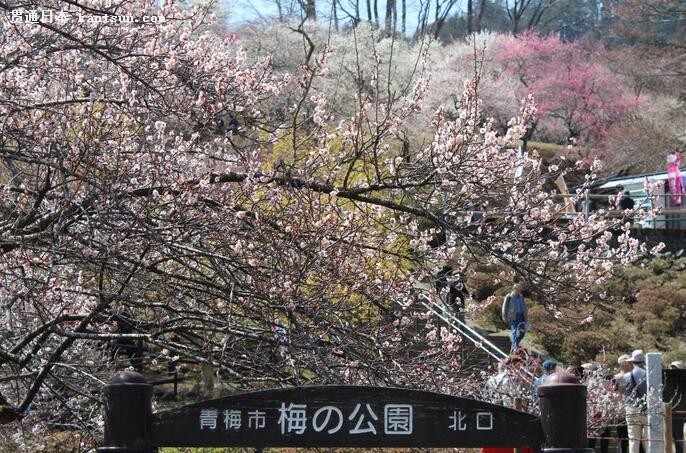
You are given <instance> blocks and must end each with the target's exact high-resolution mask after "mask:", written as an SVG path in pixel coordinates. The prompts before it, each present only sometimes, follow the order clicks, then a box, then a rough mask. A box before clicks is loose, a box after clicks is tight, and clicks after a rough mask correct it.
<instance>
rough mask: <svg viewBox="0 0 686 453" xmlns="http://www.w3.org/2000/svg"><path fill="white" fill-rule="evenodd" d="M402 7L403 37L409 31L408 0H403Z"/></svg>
mask: <svg viewBox="0 0 686 453" xmlns="http://www.w3.org/2000/svg"><path fill="white" fill-rule="evenodd" d="M401 8H402V21H401V25H400V27H401V29H402V32H403V38H404V37H405V36H406V33H407V4H406V0H401Z"/></svg>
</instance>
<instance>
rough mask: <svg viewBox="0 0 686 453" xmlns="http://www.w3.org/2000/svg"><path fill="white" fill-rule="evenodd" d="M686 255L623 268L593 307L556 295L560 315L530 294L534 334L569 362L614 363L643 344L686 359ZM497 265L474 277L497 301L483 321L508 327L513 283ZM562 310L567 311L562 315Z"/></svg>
mask: <svg viewBox="0 0 686 453" xmlns="http://www.w3.org/2000/svg"><path fill="white" fill-rule="evenodd" d="M685 270H686V259H673V258H659V259H653V260H649V261H643V262H641V263H638V264H637V265H634V266H630V267H624V268H618V269H617V270H616V276H615V277H614V278H613V279H612V280H611V281H609V282H608V283H607V284H605V285H603V287H602V288H597V290H598V293H600V292H603V291H604V292H605V293H606V297H605V299H604V300H596V304H594V306H592V307H588V306H582V305H579V304H576V303H574V302H573V301H566V300H564V296H563V295H560V298H559V300H557V301H556V303H557V305H558V307H563V308H560V310H561V313H557V315H555V314H554V313H552V312H551V311H550V310H549V309H547V308H546V307H544V306H543V305H542V304H541V303H540V302H539V301H537V300H536V299H535V298H534V297H533V296H530V297H527V304H528V307H529V323H530V324H531V327H532V331H531V332H530V333H529V334H528V338H530V339H531V340H532V342H533V343H534V344H536V345H539V346H540V347H541V348H543V349H544V350H545V351H546V352H547V353H548V354H549V355H551V356H553V357H555V358H557V359H559V360H561V361H562V362H563V363H569V364H579V363H583V362H586V361H591V360H600V361H602V360H603V359H605V360H607V361H608V363H614V361H615V360H616V358H617V357H618V356H620V355H621V354H626V353H630V352H631V350H633V349H637V348H641V349H643V350H645V351H657V352H662V353H663V354H664V355H663V361H664V362H665V363H669V362H671V361H673V360H685V359H686V272H684V271H685ZM496 274H497V270H496V269H488V268H479V269H478V270H477V272H476V273H475V274H474V275H473V276H472V277H470V279H469V280H468V287H469V288H470V290H471V291H472V294H473V296H474V298H475V299H476V300H485V299H486V298H488V297H489V296H491V295H495V297H496V301H495V302H494V303H493V304H491V305H490V306H489V307H487V308H485V309H484V310H483V311H481V312H480V313H479V314H478V315H477V319H476V321H477V323H479V324H481V325H483V326H492V327H495V328H497V329H504V328H506V326H505V325H504V323H503V322H502V321H501V320H500V306H501V301H502V298H503V297H504V296H505V294H507V291H508V289H509V288H508V287H506V286H503V285H502V284H499V283H496V282H497V279H496V277H495V275H496ZM560 315H561V316H560Z"/></svg>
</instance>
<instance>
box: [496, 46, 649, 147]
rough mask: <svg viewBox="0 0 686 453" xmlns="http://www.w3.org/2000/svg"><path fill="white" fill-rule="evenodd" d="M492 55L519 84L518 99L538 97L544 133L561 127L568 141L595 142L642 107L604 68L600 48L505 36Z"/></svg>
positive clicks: (505, 72) (620, 82)
mask: <svg viewBox="0 0 686 453" xmlns="http://www.w3.org/2000/svg"><path fill="white" fill-rule="evenodd" d="M494 51H495V54H494V58H495V60H496V61H497V62H498V63H499V65H500V68H501V71H502V73H503V74H505V75H506V76H515V77H516V78H517V79H518V80H519V83H520V89H519V90H517V92H516V94H515V95H516V96H519V97H521V96H523V95H525V94H533V95H534V97H535V98H536V102H537V106H538V113H539V116H540V118H541V120H540V124H539V127H540V129H541V130H539V132H541V133H545V132H546V129H548V130H550V131H553V130H554V129H555V128H556V124H557V125H561V126H562V127H563V128H564V130H565V131H566V134H567V137H565V138H574V139H576V140H579V141H582V142H585V143H594V142H597V141H598V140H600V139H601V138H603V137H604V135H605V134H606V132H607V130H608V128H609V127H610V126H611V125H612V124H613V123H615V122H617V121H619V120H620V119H622V118H623V117H625V116H626V115H627V114H628V113H630V112H631V111H632V110H633V109H635V108H636V107H637V105H638V103H637V100H636V98H634V97H632V96H631V95H630V94H629V93H628V92H627V91H626V90H624V89H623V84H622V80H621V79H620V78H619V77H618V76H616V75H615V74H614V73H612V72H611V71H610V70H609V69H608V68H607V67H606V66H604V65H602V64H601V63H600V61H601V59H602V55H603V53H604V51H603V49H602V48H601V47H600V45H599V44H594V43H582V42H579V41H575V42H570V43H564V42H561V41H560V40H559V38H557V37H556V36H552V35H551V36H547V37H544V36H539V35H536V34H534V33H524V34H521V35H519V36H516V37H515V36H507V37H505V36H503V37H502V39H501V40H499V42H498V44H497V46H496V48H495V49H494Z"/></svg>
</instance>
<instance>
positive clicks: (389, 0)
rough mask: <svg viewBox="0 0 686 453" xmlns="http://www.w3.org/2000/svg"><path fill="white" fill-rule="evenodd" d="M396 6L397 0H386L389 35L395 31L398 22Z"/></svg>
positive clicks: (387, 31)
mask: <svg viewBox="0 0 686 453" xmlns="http://www.w3.org/2000/svg"><path fill="white" fill-rule="evenodd" d="M396 14H397V13H396V8H395V0H386V24H385V27H386V34H387V35H388V36H390V35H392V34H394V33H395V24H396V22H397V21H396Z"/></svg>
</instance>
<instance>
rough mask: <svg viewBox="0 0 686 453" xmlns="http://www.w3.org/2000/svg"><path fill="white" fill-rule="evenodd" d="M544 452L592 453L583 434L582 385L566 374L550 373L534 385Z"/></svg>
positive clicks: (584, 393) (583, 387)
mask: <svg viewBox="0 0 686 453" xmlns="http://www.w3.org/2000/svg"><path fill="white" fill-rule="evenodd" d="M537 393H538V398H539V401H540V404H541V424H542V426H543V433H544V435H545V446H546V448H544V449H543V451H544V453H572V452H574V453H593V449H592V448H587V447H588V438H587V436H586V386H585V385H582V384H580V383H579V380H578V379H577V378H576V377H575V376H573V375H571V374H569V373H567V372H564V371H562V372H557V373H553V374H551V375H550V376H549V377H548V378H547V379H546V380H545V382H544V383H543V384H542V385H540V386H539V387H538V390H537Z"/></svg>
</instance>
